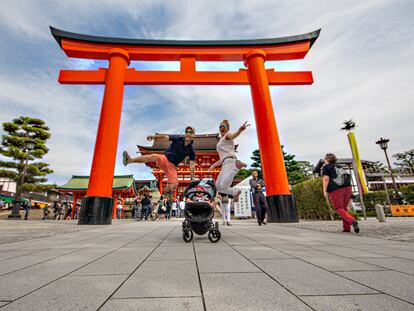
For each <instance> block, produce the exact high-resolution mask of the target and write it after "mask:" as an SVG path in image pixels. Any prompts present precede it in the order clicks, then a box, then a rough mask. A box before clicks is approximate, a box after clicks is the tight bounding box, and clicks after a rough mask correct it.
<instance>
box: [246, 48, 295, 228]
mask: <svg viewBox="0 0 414 311" xmlns="http://www.w3.org/2000/svg"><path fill="white" fill-rule="evenodd" d="M265 60H266V53H265V52H264V51H263V50H252V51H250V52H249V53H248V54H247V55H246V61H245V62H246V65H247V68H248V73H249V81H250V89H251V92H252V99H253V109H254V115H255V119H256V130H257V138H258V141H259V149H260V158H261V161H262V170H263V176H264V179H265V181H266V200H267V204H268V207H269V208H268V218H269V221H270V222H274V221H280V222H295V221H297V220H298V216H297V211H296V208H295V205H294V202H293V197H292V195H291V193H290V190H289V181H288V178H287V174H286V168H285V163H284V159H283V153H282V147H281V144H280V140H279V134H278V131H277V126H276V121H275V114H274V112H273V106H272V99H271V96H270V90H269V82H268V79H267V74H266V69H265V66H264V63H265ZM264 125H266V126H264Z"/></svg>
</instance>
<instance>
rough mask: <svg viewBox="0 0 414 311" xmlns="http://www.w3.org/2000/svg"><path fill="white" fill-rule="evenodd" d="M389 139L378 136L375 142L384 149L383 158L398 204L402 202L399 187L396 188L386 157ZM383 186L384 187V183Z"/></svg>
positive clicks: (388, 160)
mask: <svg viewBox="0 0 414 311" xmlns="http://www.w3.org/2000/svg"><path fill="white" fill-rule="evenodd" d="M389 141H390V140H389V139H386V138H382V137H381V138H380V139H379V140H378V141H376V142H375V143H376V144H377V145H379V146H380V148H381V149H382V150H384V153H385V158H386V159H387V164H388V169H389V170H390V175H391V180H392V184H393V186H394V190H395V199H396V200H397V202H398V204H401V203H402V198H401V196H400V193H399V189H398V186H397V183H396V182H395V178H394V174H393V172H392V167H391V163H390V159H389V158H388V154H387V148H388V142H389ZM385 187H386V185H385ZM385 190H387V189H385Z"/></svg>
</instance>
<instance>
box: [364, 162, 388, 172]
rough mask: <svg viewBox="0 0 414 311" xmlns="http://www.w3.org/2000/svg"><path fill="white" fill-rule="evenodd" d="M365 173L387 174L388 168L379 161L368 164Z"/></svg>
mask: <svg viewBox="0 0 414 311" xmlns="http://www.w3.org/2000/svg"><path fill="white" fill-rule="evenodd" d="M367 172H369V173H387V172H388V168H387V167H386V166H385V165H384V163H382V162H381V161H375V162H368V163H367Z"/></svg>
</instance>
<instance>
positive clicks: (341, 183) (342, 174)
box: [332, 165, 351, 188]
mask: <svg viewBox="0 0 414 311" xmlns="http://www.w3.org/2000/svg"><path fill="white" fill-rule="evenodd" d="M334 168H335V174H336V177H335V178H332V182H333V183H334V184H335V185H336V186H337V187H340V188H342V187H348V186H350V185H351V174H350V173H349V172H348V171H347V170H345V169H344V168H342V167H341V166H337V165H335V166H334Z"/></svg>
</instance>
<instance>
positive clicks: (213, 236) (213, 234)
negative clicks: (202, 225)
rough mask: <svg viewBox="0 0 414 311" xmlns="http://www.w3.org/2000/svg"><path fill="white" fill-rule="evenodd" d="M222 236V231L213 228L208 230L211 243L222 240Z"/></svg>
mask: <svg viewBox="0 0 414 311" xmlns="http://www.w3.org/2000/svg"><path fill="white" fill-rule="evenodd" d="M220 238H221V233H220V231H219V230H217V229H213V230H210V231H209V232H208V239H209V240H210V242H211V243H217V242H218V241H220Z"/></svg>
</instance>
